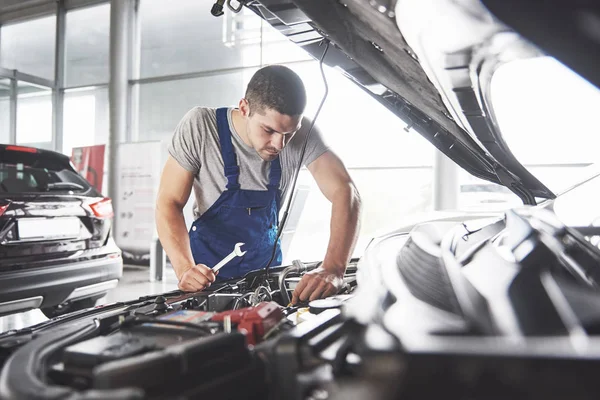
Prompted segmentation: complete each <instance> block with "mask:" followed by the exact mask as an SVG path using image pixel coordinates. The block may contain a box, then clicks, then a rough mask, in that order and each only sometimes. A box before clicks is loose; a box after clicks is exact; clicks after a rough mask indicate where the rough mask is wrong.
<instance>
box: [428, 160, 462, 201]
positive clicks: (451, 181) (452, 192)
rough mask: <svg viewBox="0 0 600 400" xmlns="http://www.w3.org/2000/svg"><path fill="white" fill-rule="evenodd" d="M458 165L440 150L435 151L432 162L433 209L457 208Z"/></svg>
mask: <svg viewBox="0 0 600 400" xmlns="http://www.w3.org/2000/svg"><path fill="white" fill-rule="evenodd" d="M458 168H459V166H458V165H456V164H455V163H454V161H452V160H451V159H449V158H448V157H446V155H445V154H444V153H442V152H441V151H436V152H435V160H434V164H433V209H434V210H436V211H438V210H455V209H457V208H458V193H459V184H458Z"/></svg>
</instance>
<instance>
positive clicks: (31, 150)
mask: <svg viewBox="0 0 600 400" xmlns="http://www.w3.org/2000/svg"><path fill="white" fill-rule="evenodd" d="M5 148H6V150H9V151H20V152H23V153H37V152H38V150H37V149H35V148H33V147H25V146H6V147H5Z"/></svg>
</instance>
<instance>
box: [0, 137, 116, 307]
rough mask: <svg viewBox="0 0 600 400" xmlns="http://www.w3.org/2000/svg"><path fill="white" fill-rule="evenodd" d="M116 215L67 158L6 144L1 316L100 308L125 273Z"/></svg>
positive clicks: (2, 148)
mask: <svg viewBox="0 0 600 400" xmlns="http://www.w3.org/2000/svg"><path fill="white" fill-rule="evenodd" d="M112 216H113V210H112V204H111V200H110V199H109V198H105V197H104V196H102V195H101V194H100V193H98V191H97V190H96V189H94V188H93V187H92V186H91V185H90V184H89V183H88V182H87V181H86V180H85V179H84V178H82V177H81V176H80V175H79V174H78V173H77V172H76V171H75V169H74V168H73V166H72V164H71V163H70V161H69V158H68V157H67V156H65V155H63V154H60V153H56V152H53V151H47V150H42V149H36V148H32V147H23V146H12V145H2V144H0V315H5V314H10V313H14V312H19V311H25V310H29V309H33V308H38V307H39V308H41V309H42V311H43V312H44V314H46V315H47V316H49V317H51V316H54V315H58V314H61V313H63V312H66V311H75V310H78V309H82V308H87V307H92V306H94V305H95V302H96V300H98V299H99V298H101V297H103V296H104V295H105V294H106V292H107V291H108V290H110V289H112V288H114V287H115V286H116V285H117V283H118V281H119V279H120V278H121V276H122V274H123V260H122V258H121V251H120V250H119V248H118V247H117V246H116V244H115V243H114V241H113V239H112V238H111V236H110V230H111V218H112Z"/></svg>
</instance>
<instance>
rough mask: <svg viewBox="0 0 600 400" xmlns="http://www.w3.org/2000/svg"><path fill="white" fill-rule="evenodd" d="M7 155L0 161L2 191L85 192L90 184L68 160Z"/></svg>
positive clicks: (12, 192) (14, 192)
mask: <svg viewBox="0 0 600 400" xmlns="http://www.w3.org/2000/svg"><path fill="white" fill-rule="evenodd" d="M18 158H19V157H18V155H17V156H15V155H14V154H13V155H10V156H8V155H7V153H4V154H3V157H2V160H1V161H0V194H16V193H43V192H49V193H56V194H65V193H85V192H88V191H89V190H90V188H91V186H90V185H89V183H88V182H87V181H86V180H85V179H83V178H82V177H81V176H80V175H78V174H77V173H76V172H75V171H72V170H71V169H70V167H69V166H68V165H66V164H64V163H60V162H56V161H51V160H47V159H45V157H36V156H33V155H27V156H24V157H21V159H20V160H19V159H18Z"/></svg>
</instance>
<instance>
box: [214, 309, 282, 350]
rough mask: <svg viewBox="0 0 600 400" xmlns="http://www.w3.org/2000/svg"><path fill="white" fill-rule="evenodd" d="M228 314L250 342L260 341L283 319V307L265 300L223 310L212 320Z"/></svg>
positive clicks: (223, 317) (220, 319)
mask: <svg viewBox="0 0 600 400" xmlns="http://www.w3.org/2000/svg"><path fill="white" fill-rule="evenodd" d="M226 316H229V317H230V318H231V323H232V324H236V325H237V330H238V331H240V332H242V333H244V334H245V335H246V338H247V340H248V344H256V343H258V342H260V341H261V340H262V338H263V336H264V335H265V333H267V332H268V331H269V330H270V329H271V328H272V327H274V326H275V325H277V323H278V322H279V321H281V320H282V319H283V312H282V311H281V307H280V306H279V305H278V304H277V303H275V302H272V301H271V302H263V303H260V304H258V305H256V306H255V307H247V308H242V309H239V310H232V311H223V312H221V313H218V314H215V315H213V317H212V318H211V320H212V321H223V320H224V319H225V317H226Z"/></svg>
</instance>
